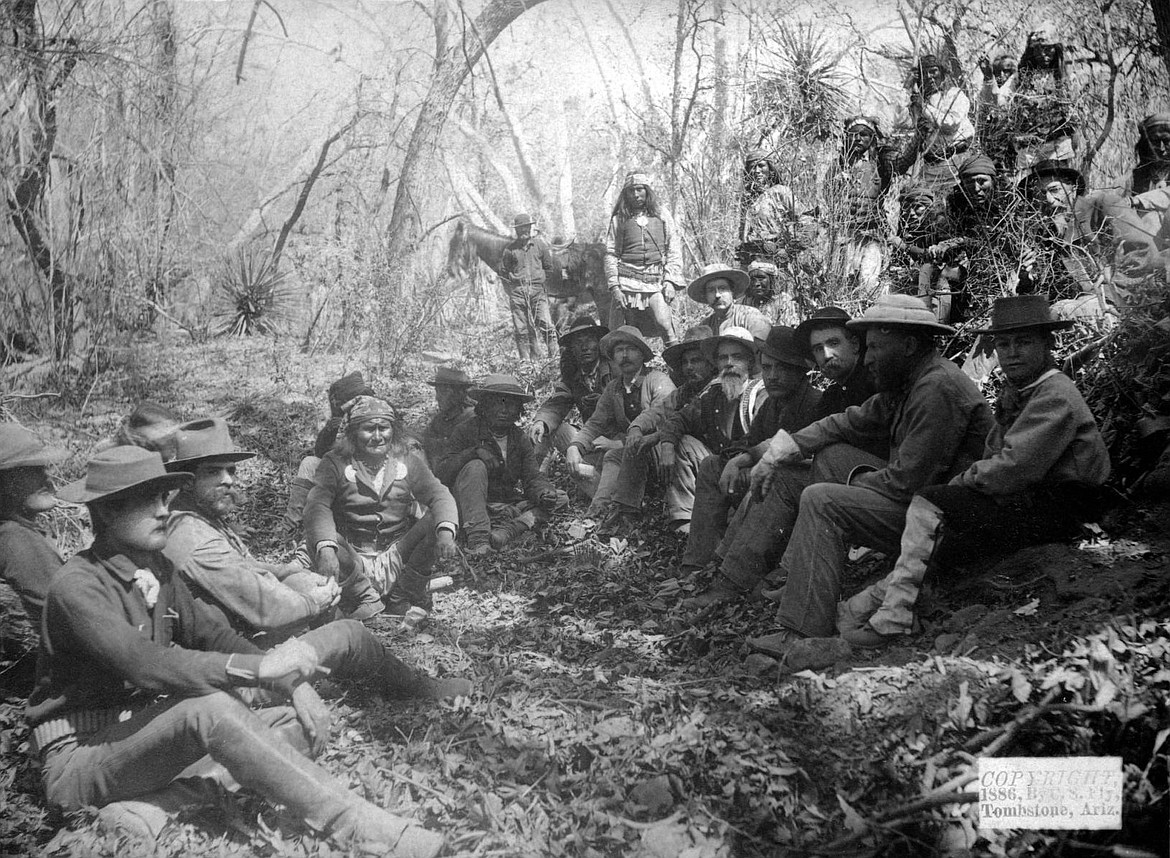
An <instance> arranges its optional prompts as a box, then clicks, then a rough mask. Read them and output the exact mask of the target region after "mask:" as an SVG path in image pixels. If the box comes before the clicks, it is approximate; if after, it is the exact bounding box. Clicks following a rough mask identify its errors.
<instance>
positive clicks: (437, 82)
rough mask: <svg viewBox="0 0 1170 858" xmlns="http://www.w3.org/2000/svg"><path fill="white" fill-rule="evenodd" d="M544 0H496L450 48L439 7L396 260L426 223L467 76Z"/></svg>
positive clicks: (403, 193)
mask: <svg viewBox="0 0 1170 858" xmlns="http://www.w3.org/2000/svg"><path fill="white" fill-rule="evenodd" d="M543 2H545V0H491V2H490V3H489V4H488V5H487V6H486V7H485V8H484V10H483V11H482V12H480V13H479V15H478V16H477V17H476V19H475V26H474V33H475V35H473V36H466V35H465V36H464V38H463V40H461V41H460V42H459V43H458V44H453V45H451V46H449V47H448V45H447V36H448V20H447V15H446V7H445V5H444V4H443V0H438V2H437V3H436V8H435V16H434V19H435V45H436V51H435V64H434V70H433V75H434V76H433V78H432V79H431V86H430V89H429V90H427V94H426V97H425V98H423V102H422V106H421V108H420V110H419V114H418V120H417V121H416V122H415V126H414V131H413V132H411V135H410V141H409V142H408V143H407V146H406V156H405V157H404V158H403V160H402V170H401V172H400V174H399V178H398V189H397V192H396V193H395V196H394V209H393V210H392V211H391V213H390V227H389V231H390V235H389V247H388V251H389V257H390V259H391V260H395V259H399V258H401V257H402V256H404V255H405V254H406V253H408V252H409V251H410V250H411V249H412V248H413V245H414V242H415V240H416V237H417V235H418V226H419V223H420V221H421V217H420V212H421V207H422V202H423V198H422V194H423V189H424V188H425V187H426V179H427V176H428V173H430V171H431V165H432V163H433V161H434V154H435V147H436V145H437V144H438V141H439V134H440V133H441V132H442V130H443V125H444V124H445V123H446V121H447V114H448V113H449V112H450V110H451V105H452V104H453V103H454V101H455V96H456V95H458V94H459V89H460V87H462V86H463V82H464V81H465V80H466V79H467V75H468V74H469V73H470V72H471V69H472V68H473V67H474V66H475V64H476V63H477V62H479V60H480V58H481V57H482V56H483V52H484V50H485V49H486V48H487V47H488V46H490V45H491V44H492V42H494V41H495V40H496V37H497V36H499V35H500V33H502V32H503V31H504V30H506V29H507V28H508V26H509V25H511V23H512V22H513V21H515V20H516V19H517V18H519V17H520V16H521V15H522V14H524V13H525V12H526V11H528V10H529V9H531V8H532V7H533V6H536V5H538V4H540V3H543ZM465 32H466V31H465Z"/></svg>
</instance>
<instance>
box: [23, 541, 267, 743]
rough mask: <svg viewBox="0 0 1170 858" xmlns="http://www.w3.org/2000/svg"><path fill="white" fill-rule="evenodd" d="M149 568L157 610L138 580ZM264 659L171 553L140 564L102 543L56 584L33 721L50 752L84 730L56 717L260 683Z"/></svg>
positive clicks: (48, 607)
mask: <svg viewBox="0 0 1170 858" xmlns="http://www.w3.org/2000/svg"><path fill="white" fill-rule="evenodd" d="M143 566H146V567H149V570H150V571H151V572H152V573H153V574H154V576H155V578H156V579H157V580H158V583H159V591H158V599H157V602H156V603H155V605H154V607H153V608H148V607H147V603H146V600H145V598H144V596H143V593H142V590H141V588H140V587H139V585H137V584H136V583H135V574H136V571H137V570H139V569H140V568H141V567H143ZM262 657H263V653H262V652H261V650H260V649H259V648H258V647H256V646H255V645H254V644H252V643H251V642H250V641H248V640H245V639H244V638H242V637H240V636H239V635H238V634H236V633H235V632H234V631H232V628H231V626H230V625H229V624H228V622H227V619H226V618H225V617H224V616H223V613H222V612H220V611H218V610H216V609H215V608H212V607H210V606H208V605H205V604H203V603H200V602H197V601H195V599H194V598H192V596H191V592H190V591H189V590H188V589H187V585H186V584H185V583H184V582H183V580H182V578H181V577H180V576H179V575H177V574H175V571H174V569H173V567H172V566H171V564H170V561H168V560H167V559H166V558H165V557H164V556H163V555H161V554H154V555H150V556H149V558H147V559H145V560H144V559H141V558H140V559H139V560H138V562H135V561H134V560H131V559H130V558H129V557H127V556H126V555H124V554H118V553H116V552H115V551H114V550H113V549H111V548H110V547H109V546H107V545H106V544H104V543H103V541H102V540H101V539H99V540H98V541H97V542H96V543H94V545H93V547H92V548H89V549H87V550H85V551H82V552H81V553H80V554H77V555H76V556H74V557H73V558H71V559H70V560H69V561H68V562H67V563H66V564H65V565H64V566H63V567H61V569H60V571H58V573H57V574H56V575H55V576H54V577H53V583H52V585H51V586H50V587H49V595H48V597H47V599H46V600H45V620H44V625H43V631H42V636H41V649H40V654H39V658H38V661H37V684H36V687H35V688H34V689H33V692H32V695H31V696H30V697H29V701H28V710H27V715H28V720H29V723H30V724H31V725H32V726H33V727H37V725H41V724H42V723H45V724H46V729H45V730H40V731H39V732H38V733H37V734H36V739H37V743H38V744H39V745H40V747H42V748H43V747H44V746H45V744H46V743H47V742H48V741H50V740H51V739H52V738H53V736H51V735H48V733H50V732H54V731H55V732H54V735H56V736H59V735H68V734H70V733H73V732H76V730H75V729H73V728H72V727H71V726H70V725H69V724H65V723H62V722H61V721H60V720H58V719H61V718H62V716H65V715H66V714H68V713H73V712H77V711H78V710H90V711H93V710H106V709H112V710H116V709H137V708H141V707H143V706H146V705H148V704H150V703H151V702H152V701H153V700H154V699H155V697H156V696H157V695H160V694H168V695H175V696H179V697H199V696H202V695H205V694H210V693H211V692H213V691H217V690H226V689H229V688H233V687H237V686H247V685H255V684H256V676H257V671H258V669H259V666H260V660H261V658H262ZM229 659H230V667H229ZM48 722H52V723H51V724H50V723H48ZM74 726H76V725H74ZM102 726H104V725H102ZM62 731H63V732H62Z"/></svg>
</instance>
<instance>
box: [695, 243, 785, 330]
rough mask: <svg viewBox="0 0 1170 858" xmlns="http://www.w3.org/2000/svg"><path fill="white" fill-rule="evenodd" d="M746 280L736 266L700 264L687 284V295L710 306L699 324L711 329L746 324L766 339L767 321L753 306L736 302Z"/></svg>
mask: <svg viewBox="0 0 1170 858" xmlns="http://www.w3.org/2000/svg"><path fill="white" fill-rule="evenodd" d="M749 282H750V281H749V278H748V275H747V272H746V271H742V270H740V269H739V268H729V267H728V266H726V265H722V264H720V263H718V262H716V263H713V264H711V265H708V266H707V267H706V268H704V269H703V273H702V274H700V275H699V276H698V277H696V278H695V279H694V280H692V281H691V282H690V285H689V286H687V295H688V296H689V297H690V299H691V300H692V301H694V302H695V303H696V304H705V305H707V306H708V307H710V308H711V313H710V315H708V316H707V317H706V318H704V319H703V320H702V321H701V322H699V324H700V325H706V326H707V327H708V328H710V329H711V330H712V331H714V332H715V333H719V332H720V330H722V329H723V328H724V327H727V326H731V325H734V326H735V327H738V328H747V329H748V330H749V331H751V333H752V336H753V337H755V338H756V339H759V340H763V339H767V337H768V331H769V330H770V329H771V327H772V323H771V321H769V320H768V319H766V318H765V317H764V314H763V313H761V312H760V311H759V310H757V309H756V308H755V307H752V306H750V305H748V304H739V303H736V302H738V301H739V300H740V299H742V298H743V296H744V294H745V293H746V292H747V290H748V284H749Z"/></svg>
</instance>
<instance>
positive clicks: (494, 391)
mask: <svg viewBox="0 0 1170 858" xmlns="http://www.w3.org/2000/svg"><path fill="white" fill-rule="evenodd" d="M471 395H472V396H474V397H475V398H476V399H483V398H484V397H485V396H510V397H512V398H513V399H519V400H520V401H521V402H531V401H532V400H533V399H535V398H536V397H534V396H533V395H532V394H531V393H529V392H528V389H527V388H525V387H524V385H522V384H521V383H520V380H519V379H517V378H516V376H514V375H504V374H503V373H493V374H491V375H489V376H487V377H486V378H485V379H484V380H483V381H481V382H480V383H479V384H477V385H476V386H475V387H473V388H471Z"/></svg>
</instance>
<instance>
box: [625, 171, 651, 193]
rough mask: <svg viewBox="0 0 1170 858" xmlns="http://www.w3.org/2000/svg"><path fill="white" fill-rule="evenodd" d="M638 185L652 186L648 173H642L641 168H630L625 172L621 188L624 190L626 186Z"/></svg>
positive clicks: (634, 186) (633, 186)
mask: <svg viewBox="0 0 1170 858" xmlns="http://www.w3.org/2000/svg"><path fill="white" fill-rule="evenodd" d="M639 186H641V187H644V188H649V187H652V183H651V181H650V174H649V173H644V172H642V171H641V170H631V171H630V172H628V173H626V178H625V180H624V181H623V182H622V190H623V191H624V190H625V189H626V188H636V187H639Z"/></svg>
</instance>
